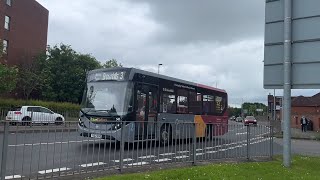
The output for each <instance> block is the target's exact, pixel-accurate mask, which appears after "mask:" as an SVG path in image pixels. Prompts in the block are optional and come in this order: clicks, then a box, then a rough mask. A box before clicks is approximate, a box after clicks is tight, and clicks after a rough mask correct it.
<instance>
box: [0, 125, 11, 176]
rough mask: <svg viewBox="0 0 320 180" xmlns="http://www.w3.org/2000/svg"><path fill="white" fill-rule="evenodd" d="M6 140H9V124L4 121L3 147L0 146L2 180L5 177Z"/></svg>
mask: <svg viewBox="0 0 320 180" xmlns="http://www.w3.org/2000/svg"><path fill="white" fill-rule="evenodd" d="M8 138H9V122H8V121H4V134H3V140H2V142H3V145H2V159H1V173H0V174H1V179H2V180H4V179H5V177H6V166H7V155H8Z"/></svg>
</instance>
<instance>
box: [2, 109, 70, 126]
mask: <svg viewBox="0 0 320 180" xmlns="http://www.w3.org/2000/svg"><path fill="white" fill-rule="evenodd" d="M6 120H7V121H10V124H13V125H15V124H17V123H19V124H22V125H30V123H42V124H53V123H55V124H56V125H60V124H63V123H64V121H65V119H64V117H63V116H62V115H61V114H58V113H54V112H53V111H51V110H50V109H48V108H45V107H41V106H22V107H16V108H13V109H11V110H10V111H8V113H7V116H6Z"/></svg>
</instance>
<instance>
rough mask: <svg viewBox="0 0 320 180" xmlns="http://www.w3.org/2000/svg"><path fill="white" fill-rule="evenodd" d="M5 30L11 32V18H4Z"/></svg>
mask: <svg viewBox="0 0 320 180" xmlns="http://www.w3.org/2000/svg"><path fill="white" fill-rule="evenodd" d="M4 28H5V29H7V30H9V28H10V17H9V16H5V17H4Z"/></svg>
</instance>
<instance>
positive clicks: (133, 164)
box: [127, 162, 148, 166]
mask: <svg viewBox="0 0 320 180" xmlns="http://www.w3.org/2000/svg"><path fill="white" fill-rule="evenodd" d="M145 164H148V163H147V162H137V163H131V164H127V166H142V165H145Z"/></svg>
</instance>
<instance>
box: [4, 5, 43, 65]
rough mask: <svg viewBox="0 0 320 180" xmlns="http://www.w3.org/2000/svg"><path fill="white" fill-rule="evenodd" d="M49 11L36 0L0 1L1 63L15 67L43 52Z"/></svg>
mask: <svg viewBox="0 0 320 180" xmlns="http://www.w3.org/2000/svg"><path fill="white" fill-rule="evenodd" d="M48 16H49V11H48V10H47V9H46V8H44V7H43V6H42V5H41V4H39V3H38V2H37V1H36V0H0V25H1V24H2V26H0V39H1V41H3V50H4V55H3V58H2V61H4V62H6V63H8V64H9V65H19V64H21V63H23V62H25V61H31V60H32V58H33V57H35V56H37V55H38V54H40V53H41V52H45V51H46V47H47V34H48Z"/></svg>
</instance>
